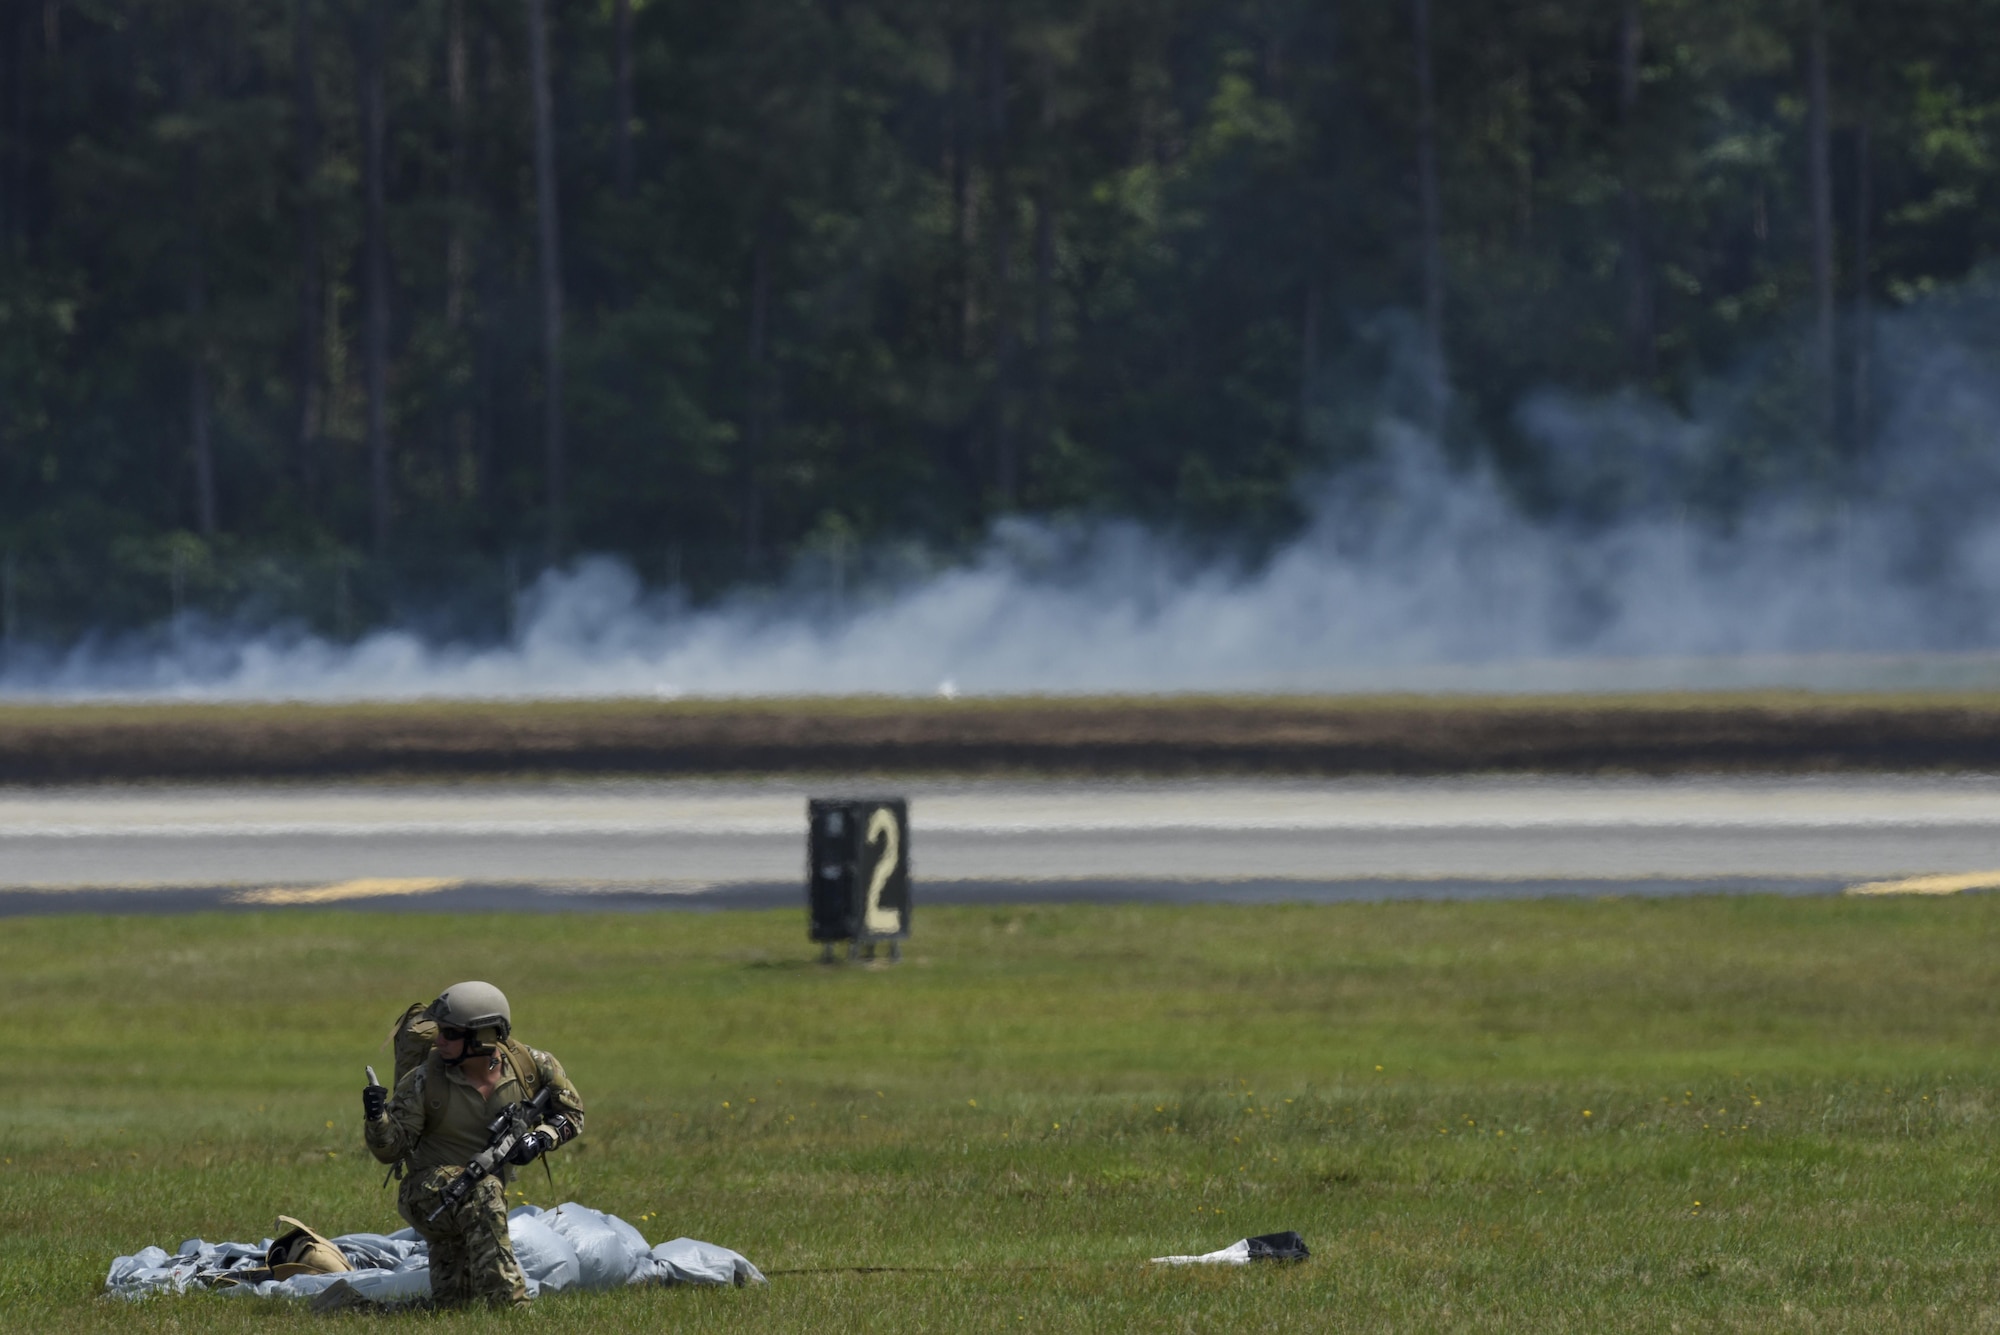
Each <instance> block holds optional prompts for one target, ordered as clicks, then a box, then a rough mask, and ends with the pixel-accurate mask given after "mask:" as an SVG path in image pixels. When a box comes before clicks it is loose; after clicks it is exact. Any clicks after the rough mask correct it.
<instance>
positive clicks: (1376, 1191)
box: [0, 897, 2000, 1335]
mask: <svg viewBox="0 0 2000 1335" xmlns="http://www.w3.org/2000/svg"><path fill="white" fill-rule="evenodd" d="M801 917H802V915H800V914H797V913H781V914H714V915H694V914H658V915H629V916H617V915H604V916H587V915H581V914H578V915H565V916H521V917H510V916H485V915H474V916H463V917H452V918H446V917H416V916H407V917H406V916H391V915H382V916H366V915H359V914H343V913H331V912H303V911H302V912H289V913H272V914H268V915H244V916H196V917H183V918H136V917H135V918H87V917H54V918H45V919H11V920H8V921H7V922H6V923H5V924H0V1004H4V1007H5V1011H4V1013H5V1016H6V1020H7V1035H8V1052H7V1054H6V1066H5V1069H6V1072H7V1095H6V1098H5V1101H4V1103H0V1158H4V1160H5V1162H4V1163H0V1258H4V1259H0V1329H5V1330H57V1331H73V1330H100V1329H107V1330H108V1329H115V1330H120V1331H126V1330H145V1331H153V1330H161V1331H165V1330H200V1331H202V1332H204V1333H208V1332H214V1333H216V1335H221V1333H222V1332H230V1331H239V1330H243V1331H259V1332H262V1331H272V1330H280V1329H287V1328H290V1327H292V1326H294V1325H297V1326H300V1327H304V1328H314V1329H320V1328H323V1327H322V1326H320V1325H319V1324H318V1323H317V1322H316V1320H315V1319H314V1318H311V1317H310V1316H308V1315H306V1314H305V1313H303V1312H299V1311H296V1310H292V1309H289V1308H286V1307H284V1306H283V1305H271V1304H259V1303H255V1302H245V1301H243V1300H232V1299H224V1298H219V1297H214V1296H206V1295H204V1296H193V1297H188V1298H180V1299H161V1300H153V1301H150V1302H147V1303H143V1304H139V1305H137V1306H131V1305H126V1304H122V1303H116V1302H112V1301H110V1300H107V1299H103V1298H100V1297H98V1296H97V1290H98V1288H99V1286H100V1284H101V1282H102V1279H103V1275H104V1272H105V1270H106V1268H107V1267H108V1265H109V1262H110V1260H111V1258H112V1257H113V1256H114V1255H116V1254H118V1253H120V1252H130V1251H133V1250H135V1249H136V1248H138V1247H140V1246H143V1245H146V1244H149V1243H154V1244H160V1245H163V1246H165V1247H167V1248H169V1249H170V1250H171V1249H172V1248H173V1247H174V1246H176V1245H177V1244H178V1243H179V1242H180V1240H181V1239H182V1238H185V1237H192V1236H197V1235H199V1236H204V1237H208V1238H210V1239H223V1238H235V1239H243V1238H250V1239H255V1238H258V1237H262V1236H264V1235H266V1234H267V1233H268V1232H269V1231H270V1228H271V1223H272V1220H273V1218H274V1217H275V1216H276V1215H277V1214H278V1213H280V1212H281V1211H282V1212H284V1213H287V1214H294V1215H298V1216H300V1217H302V1218H304V1219H306V1220H308V1221H309V1222H311V1223H313V1224H314V1225H315V1226H316V1227H318V1228H319V1229H321V1230H322V1231H323V1232H328V1233H334V1232H342V1231H348V1230H357V1229H388V1228H392V1227H395V1226H396V1223H397V1221H396V1220H395V1218H394V1208H393V1204H392V1198H391V1194H390V1193H389V1192H388V1191H385V1190H382V1189H381V1188H380V1185H379V1184H380V1182H381V1178H382V1174H381V1170H380V1169H379V1168H378V1167H376V1166H375V1165H374V1164H373V1163H372V1161H370V1160H368V1159H367V1157H366V1155H365V1153H364V1152H363V1151H362V1149H361V1145H360V1134H359V1124H358V1106H359V1099H358V1098H357V1097H356V1091H357V1090H358V1088H359V1086H360V1083H361V1066H362V1064H363V1063H364V1062H369V1061H372V1062H375V1063H376V1064H377V1065H378V1066H379V1065H386V1064H387V1063H386V1053H385V1052H382V1051H381V1050H379V1049H378V1046H377V1045H378V1042H379V1040H380V1039H381V1037H382V1034H383V1032H384V1030H385V1029H386V1026H387V1025H388V1023H389V1021H390V1020H391V1018H393V1016H394V1015H395V1014H396V1013H397V1012H398V1011H399V1010H400V1009H401V1007H402V1006H403V1004H404V1003H405V1002H407V1001H409V1000H413V999H420V998H423V997H427V996H430V995H433V994H435V992H436V991H437V990H438V988H439V987H440V986H441V985H443V984H445V983H448V982H452V981H455V980H457V979H458V978H460V977H464V976H479V977H486V978H490V979H492V980H494V981H496V982H499V983H500V984H501V985H502V986H504V987H505V988H506V989H507V990H508V992H509V993H510V995H511V996H512V997H513V999H514V1004H515V1009H516V1014H517V1016H518V1017H519V1019H520V1024H521V1033H522V1035H523V1037H525V1038H527V1039H529V1041H531V1042H535V1043H537V1044H540V1045H543V1046H547V1047H550V1048H552V1049H553V1050H555V1051H556V1052H557V1053H558V1054H559V1055H560V1056H561V1057H562V1058H563V1060H564V1061H565V1063H566V1064H567V1066H568V1068H569V1070H570V1072H571V1074H572V1076H573V1077H574V1078H575V1079H576V1081H577V1083H578V1085H579V1086H580V1087H581V1089H582V1090H583V1093H584V1095H585V1097H586V1098H587V1100H588V1101H589V1103H590V1106H591V1126H590V1132H589V1134H588V1136H586V1138H585V1139H584V1140H583V1141H582V1142H579V1144H577V1145H576V1146H572V1147H571V1148H569V1149H567V1150H565V1151H564V1152H563V1153H562V1154H561V1155H559V1156H557V1159H556V1168H555V1171H556V1183H555V1191H554V1193H553V1195H551V1193H550V1192H549V1190H548V1187H547V1185H546V1184H545V1183H544V1182H543V1181H542V1180H541V1178H540V1174H539V1172H537V1173H536V1175H535V1176H534V1177H526V1176H524V1177H523V1179H522V1183H521V1185H522V1187H523V1188H524V1189H525V1193H526V1199H529V1200H532V1201H534V1202H536V1203H538V1204H544V1205H547V1204H554V1203H556V1202H557V1201H559V1200H564V1199H572V1198H573V1199H577V1200H581V1201H583V1202H585V1203H587V1204H590V1205H595V1206H598V1207H600V1208H604V1209H608V1210H612V1211H615V1212H616V1213H619V1214H622V1215H624V1216H625V1217H626V1218H628V1219H631V1220H633V1221H634V1222H636V1223H638V1224H639V1225H640V1227H641V1228H642V1230H643V1231H645V1233H646V1234H647V1236H648V1237H649V1238H650V1239H653V1240H655V1241H657V1240H660V1239H662V1238H666V1237H672V1236H674V1235H676V1234H683V1233H685V1234H689V1235H692V1236H694V1237H699V1238H705V1239H707V1240H710V1241H713V1242H719V1243H722V1244H724V1245H727V1246H731V1247H735V1248H737V1249H738V1250H740V1251H742V1252H744V1253H746V1254H747V1255H749V1256H750V1257H751V1258H752V1259H753V1260H755V1261H756V1262H757V1263H758V1264H759V1265H760V1266H762V1267H764V1268H765V1269H766V1270H767V1271H771V1272H777V1273H775V1275H774V1279H773V1282H772V1284H771V1285H770V1286H769V1287H768V1288H765V1289H761V1290H745V1291H724V1292H715V1291H672V1290H653V1291H641V1292H625V1293H616V1294H604V1295H589V1294H583V1295H578V1294H571V1295H564V1296H562V1297H557V1298H551V1299H549V1300H548V1301H546V1302H544V1303H541V1304H538V1305H537V1307H536V1308H535V1309H534V1310H532V1311H530V1312H528V1313H525V1314H522V1315H521V1316H519V1317H517V1318H513V1319H512V1320H511V1322H510V1324H511V1325H515V1326H519V1327H521V1328H527V1327H529V1326H534V1327H537V1328H539V1327H543V1326H547V1327H549V1328H556V1327H557V1326H561V1327H562V1328H566V1329H582V1330H632V1331H640V1330H647V1331H650V1330H655V1329H659V1328H662V1327H665V1326H672V1327H674V1328H677V1329H694V1330H753V1329H754V1330H770V1329H793V1330H806V1329H813V1330H818V1329H855V1330H859V1329H864V1328H866V1329H904V1330H959V1329H966V1330H995V1329H999V1330H1010V1329H1012V1330H1051V1329H1054V1330H1077V1331H1083V1330H1104V1329H1117V1328H1130V1329H1144V1330H1179V1329H1189V1330H1225V1329H1227V1330H1239V1329H1241V1330H1287V1331H1291V1330H1303V1329H1342V1330H1399V1331H1400V1330H1414V1329H1433V1328H1447V1327H1478V1328H1486V1329H1511V1330H1537V1331H1540V1330H1591V1331H1599V1330H1631V1329H1656V1330H1668V1329H1675V1328H1690V1327H1699V1328H1723V1329H1758V1330H1766V1329H1768V1330H1826V1329H1844V1330H1870V1331H1876V1330H1897V1329H1904V1330H1937V1329H1949V1328H1966V1329H1971V1328H1989V1327H1991V1326H1992V1325H1994V1324H1996V1323H2000V1249H1996V1247H1995V1245H1994V1244H1995V1235H1994V1231H1993V1228H1992V1221H1993V1218H1994V1216H1995V1214H1996V1210H1997V1209H2000V1199H1996V1185H1995V1183H1994V1181H1993V1177H1992V1174H1991V1170H1990V1167H1989V1164H1990V1150H1991V1147H1992V1145H1993V1143H1994V1140H1995V1137H1996V1133H2000V1079H1996V1076H1995V1071H1994V1066H1993V1063H1992V1060H1991V1053H1992V1046H1993V1039H1994V1035H1995V1024H1994V1021H1995V1010H1996V1005H2000V949H1996V947H2000V898H1994V897H1970V898H1961V899H1952V900H1942V901H1939V900H1930V901H1858V900H1837V899H1813V900H1783V899H1764V898H1744V899H1697V900H1632V899H1627V900H1610V901H1600V902H1584V903H1577V902H1536V903H1492V904H1450V905H1446V904H1402V905H1357V906H1343V907H1326V908H1306V907H1297V908H1259V909H1241V908H1219V907H1218V908H1201V909H1181V908H1115V909H1113V908H1084V907H1069V908H1061V909H1053V908H1051V909H1007V910H972V909H960V910H936V911H927V912H924V913H922V914H920V916H919V918H918V923H917V928H918V935H917V937H916V938H915V940H914V941H913V942H912V949H911V951H910V957H909V958H908V959H907V960H906V961H905V963H904V964H902V965H901V966H899V967H897V968H894V969H882V970H865V969H857V968H838V969H823V968H820V967H818V966H816V965H813V964H811V963H809V962H808V961H809V959H810V953H811V952H810V949H809V947H808V946H807V944H806V942H805V941H804V940H803V939H802V935H803V923H802V921H801ZM1586 1110H1588V1112H1587V1113H1586ZM1696 1202H1699V1205H1698V1206H1697V1204H1696ZM1285 1228H1296V1229H1298V1230H1299V1231H1300V1232H1302V1233H1303V1234H1304V1235H1305V1236H1306V1238H1307V1240H1308V1242H1309V1243H1310V1244H1311V1245H1312V1247H1313V1249H1314V1253H1315V1254H1314V1258H1313V1259H1312V1260H1311V1261H1309V1262H1307V1263H1305V1264H1303V1265H1299V1266H1294V1267H1264V1266H1257V1267H1251V1268H1250V1269H1248V1270H1245V1271H1228V1272H1221V1273H1218V1272H1214V1271H1204V1272H1192V1273H1191V1272H1185V1271H1181V1272H1162V1271H1160V1270H1157V1269H1153V1268H1149V1267H1148V1266H1147V1265H1146V1264H1145V1258H1146V1257H1148V1256H1153V1255H1159V1254H1163V1253H1167V1252H1185V1251H1205V1250H1209V1249H1211V1248H1215V1247H1219V1246H1222V1245H1225V1244H1227V1243H1229V1242H1230V1241H1233V1240H1234V1239H1236V1238H1238V1237H1241V1236H1243V1235H1245V1234H1246V1233H1261V1232H1267V1231H1271V1230H1276V1229H1285ZM856 1266H895V1267H910V1268H912V1269H911V1270H909V1271H907V1272H903V1273H885V1274H856V1273H852V1272H851V1271H843V1270H842V1269H841V1268H842V1267H856ZM783 1272H793V1273H783ZM421 1320H423V1321H425V1322H427V1323H431V1322H434V1323H435V1324H437V1325H440V1326H449V1327H452V1328H461V1327H462V1328H465V1329H472V1328H474V1326H475V1325H483V1324H485V1323H487V1322H489V1321H491V1320H492V1318H490V1317H485V1316H469V1315H453V1316H446V1317H436V1318H432V1317H425V1318H421Z"/></svg>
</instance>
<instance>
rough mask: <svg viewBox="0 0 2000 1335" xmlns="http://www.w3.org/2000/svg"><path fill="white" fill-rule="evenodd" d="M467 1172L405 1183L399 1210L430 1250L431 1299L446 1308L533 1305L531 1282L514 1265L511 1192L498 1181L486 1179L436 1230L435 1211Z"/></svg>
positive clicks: (417, 1176) (425, 1175) (434, 1173)
mask: <svg viewBox="0 0 2000 1335" xmlns="http://www.w3.org/2000/svg"><path fill="white" fill-rule="evenodd" d="M464 1171H465V1170H464V1169H462V1168H431V1169H427V1170H425V1171H424V1172H421V1173H412V1174H410V1176H408V1177H406V1178H404V1179H403V1185H402V1188H401V1190H399V1191H398V1192H397V1193H396V1210H397V1213H399V1214H401V1215H402V1216H403V1218H404V1220H406V1221H407V1222H408V1223H409V1225H410V1227H411V1228H414V1229H415V1230H417V1233H418V1235H419V1236H421V1237H422V1238H423V1240H424V1241H425V1242H427V1243H429V1244H430V1254H431V1298H432V1300H433V1301H434V1302H436V1303H437V1304H438V1305H439V1306H441V1307H459V1306H463V1305H464V1304H466V1303H470V1302H472V1301H474V1300H475V1299H479V1300H484V1301H485V1302H488V1303H492V1304H495V1305H501V1304H510V1303H512V1304H519V1303H525V1302H527V1301H528V1278H527V1276H526V1275H524V1274H522V1273H521V1263H520V1262H519V1261H517V1260H515V1259H514V1244H513V1242H512V1241H511V1240H510V1239H509V1238H508V1236H507V1188H506V1186H505V1185H504V1184H503V1183H502V1182H501V1181H500V1179H499V1178H498V1177H497V1176H496V1177H489V1178H485V1179H483V1180H482V1181H481V1182H480V1183H479V1185H478V1186H476V1187H474V1188H473V1189H472V1194H471V1195H469V1196H467V1197H466V1198H465V1199H464V1200H462V1201H460V1202H459V1203H458V1208H457V1209H455V1210H447V1211H445V1212H444V1214H442V1215H440V1216H439V1217H438V1221H437V1222H436V1223H435V1224H433V1223H431V1222H429V1219H430V1213H431V1211H433V1210H435V1209H437V1207H438V1202H439V1198H440V1197H441V1196H442V1194H443V1192H444V1189H445V1187H447V1186H448V1185H450V1183H451V1181H452V1179H454V1178H456V1177H457V1176H458V1175H459V1174H460V1173H462V1172H464Z"/></svg>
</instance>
